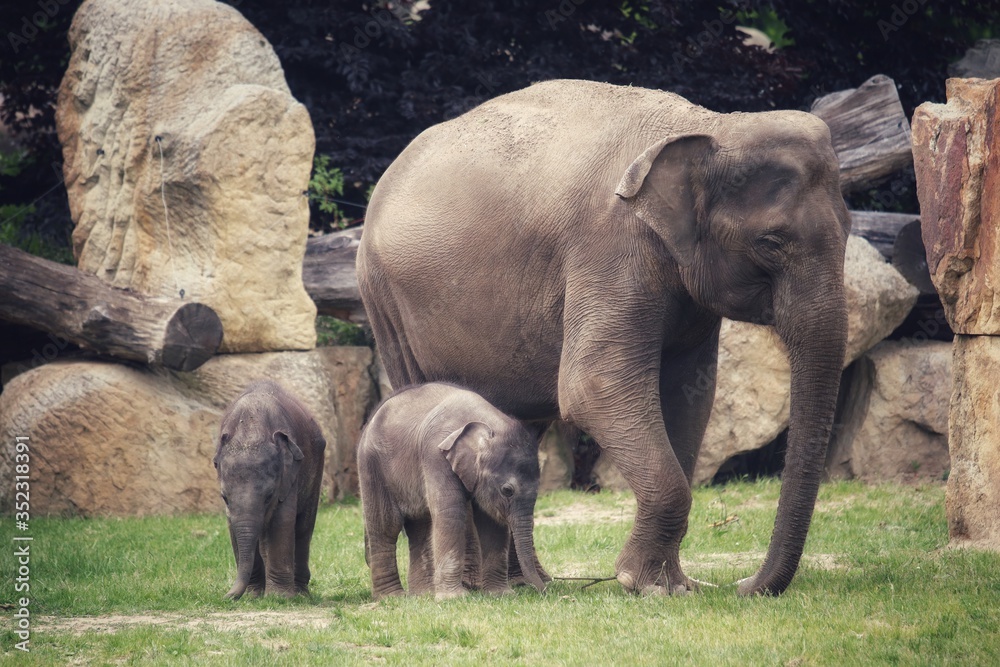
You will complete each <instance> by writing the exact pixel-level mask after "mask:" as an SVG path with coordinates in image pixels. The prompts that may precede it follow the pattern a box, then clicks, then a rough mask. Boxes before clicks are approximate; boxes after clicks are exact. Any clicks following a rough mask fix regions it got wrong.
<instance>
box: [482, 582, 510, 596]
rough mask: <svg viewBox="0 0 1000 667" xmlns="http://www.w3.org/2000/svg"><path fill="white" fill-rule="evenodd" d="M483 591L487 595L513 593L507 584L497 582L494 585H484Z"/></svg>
mask: <svg viewBox="0 0 1000 667" xmlns="http://www.w3.org/2000/svg"><path fill="white" fill-rule="evenodd" d="M482 590H483V593H486V594H487V595H497V596H500V595H513V593H514V589H513V588H511V587H510V586H509V585H507V584H497V585H494V586H484V587H483V589H482Z"/></svg>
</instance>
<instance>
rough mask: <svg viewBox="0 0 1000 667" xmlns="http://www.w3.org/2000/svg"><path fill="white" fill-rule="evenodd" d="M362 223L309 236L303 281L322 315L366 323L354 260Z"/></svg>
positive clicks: (356, 322) (303, 265)
mask: <svg viewBox="0 0 1000 667" xmlns="http://www.w3.org/2000/svg"><path fill="white" fill-rule="evenodd" d="M361 230H362V228H361V227H352V228H351V229H345V230H342V231H339V232H332V233H330V234H324V235H323V236H316V237H314V238H311V239H309V241H308V242H307V243H306V256H305V259H304V260H303V262H302V282H303V283H304V284H305V288H306V292H308V294H309V296H310V297H311V298H312V300H313V302H314V303H315V304H316V311H317V312H318V313H319V314H320V315H330V316H333V317H338V318H340V319H342V320H347V321H349V322H354V323H355V324H365V323H367V322H368V317H367V316H366V315H365V308H364V306H363V305H361V292H360V291H358V279H357V276H356V275H355V273H354V260H355V258H356V257H357V255H358V244H359V243H360V242H361Z"/></svg>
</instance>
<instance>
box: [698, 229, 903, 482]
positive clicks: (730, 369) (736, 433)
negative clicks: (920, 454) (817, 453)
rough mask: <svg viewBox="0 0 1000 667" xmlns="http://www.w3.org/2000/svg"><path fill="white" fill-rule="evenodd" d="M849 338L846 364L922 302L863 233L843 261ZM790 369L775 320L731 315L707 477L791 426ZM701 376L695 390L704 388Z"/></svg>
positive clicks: (704, 453) (707, 447)
mask: <svg viewBox="0 0 1000 667" xmlns="http://www.w3.org/2000/svg"><path fill="white" fill-rule="evenodd" d="M844 288H845V294H846V297H847V312H848V337H847V354H846V358H845V361H844V363H845V366H846V365H847V364H848V363H850V362H851V361H853V360H854V359H856V358H857V357H859V356H860V355H861V354H862V353H863V352H865V351H866V350H868V349H870V348H871V347H872V346H874V345H875V344H877V343H878V342H879V341H881V340H882V339H883V338H885V337H886V336H887V335H889V334H890V333H892V331H893V329H895V328H896V327H897V326H899V324H900V323H901V322H902V321H903V320H904V319H905V318H906V316H907V314H909V312H910V309H911V308H912V307H913V304H914V303H915V302H916V298H917V290H916V288H914V287H913V286H912V285H910V284H909V283H908V282H906V279H905V278H903V276H902V275H900V273H899V272H898V271H896V270H895V269H894V268H892V266H891V265H889V264H887V263H886V262H885V260H884V259H883V258H882V256H881V254H879V252H878V251H877V250H875V248H873V247H872V246H871V244H869V243H868V242H867V241H865V240H864V239H862V238H859V237H856V236H852V237H850V239H849V240H848V243H847V253H846V257H845V264H844ZM790 381H791V369H790V368H789V365H788V356H787V353H786V351H785V349H784V346H783V345H782V344H781V341H780V340H779V339H778V337H777V336H776V335H775V334H774V330H773V329H772V328H770V327H764V326H759V325H753V324H746V323H742V322H731V321H729V320H724V321H723V324H722V333H721V335H720V341H719V365H718V380H717V385H716V392H715V405H714V407H713V409H712V417H711V418H710V420H709V423H708V428H707V430H706V433H705V439H704V441H703V443H702V448H701V453H700V455H699V457H698V463H697V465H696V466H695V473H694V483H696V484H701V483H705V482H708V481H710V480H711V479H712V477H713V476H714V475H715V473H716V471H718V469H719V467H720V466H721V465H722V464H723V463H725V462H726V460H728V459H729V458H731V457H733V456H735V455H736V454H740V453H742V452H747V451H751V450H754V449H759V448H761V447H763V446H764V445H766V444H767V443H769V442H771V441H772V440H774V438H775V437H777V435H778V434H779V433H781V432H782V431H783V430H785V428H786V427H787V426H788V410H789V397H790V387H789V383H790ZM703 386H704V385H702V386H699V383H698V381H695V382H693V383H692V385H691V387H690V391H691V392H692V395H696V394H697V393H698V392H699V391H703Z"/></svg>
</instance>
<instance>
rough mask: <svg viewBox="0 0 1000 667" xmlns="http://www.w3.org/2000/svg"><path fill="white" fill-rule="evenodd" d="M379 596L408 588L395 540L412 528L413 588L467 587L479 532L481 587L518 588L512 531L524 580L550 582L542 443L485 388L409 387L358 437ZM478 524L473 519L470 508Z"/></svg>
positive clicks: (447, 592)
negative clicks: (540, 517)
mask: <svg viewBox="0 0 1000 667" xmlns="http://www.w3.org/2000/svg"><path fill="white" fill-rule="evenodd" d="M358 476H359V478H360V479H359V481H360V483H361V502H362V506H363V511H364V519H365V544H366V547H365V548H366V554H365V556H366V559H367V561H368V565H369V567H370V568H371V577H372V595H373V597H374V598H375V599H376V600H378V599H380V598H382V597H385V596H388V595H401V594H403V586H402V583H401V581H400V578H399V569H398V567H397V564H396V541H397V540H398V538H399V533H400V531H404V530H405V531H406V537H407V539H408V541H409V548H410V570H409V577H408V579H409V592H410V593H411V594H420V593H430V592H433V593H434V595H435V597H436V598H437V599H439V600H441V599H445V598H450V597H456V596H459V595H463V594H464V593H465V588H464V587H463V586H462V575H463V571H464V569H465V567H466V553H467V551H466V549H467V547H469V548H474V546H473V545H472V544H471V542H472V540H470V537H469V536H470V535H473V534H475V533H478V542H479V545H478V546H479V549H481V558H482V560H481V567H482V571H481V576H482V589H483V590H484V591H486V592H489V593H506V592H509V591H510V590H511V589H510V583H509V581H508V578H507V571H508V550H509V547H510V546H511V545H510V536H513V542H514V547H515V549H516V552H517V557H518V561H519V563H520V565H521V570H522V573H523V575H524V579H525V581H526V582H527V583H529V584H531V585H532V586H534V587H535V588H536V589H537V590H538V591H542V590H544V588H545V584H544V583H543V581H542V579H541V577H540V576H539V574H538V570H537V568H536V565H535V560H534V553H535V549H534V540H533V530H534V510H535V498H536V497H537V495H538V478H539V470H538V448H537V441H536V439H535V438H533V437H532V436H531V435H530V434H529V433H528V431H527V429H525V428H524V426H523V425H522V424H521V423H520V422H519V421H517V420H516V419H513V418H512V417H508V416H507V415H505V414H503V413H502V412H500V411H499V410H498V409H496V408H495V407H493V406H492V405H490V404H489V403H488V402H487V401H486V400H485V399H483V398H482V397H481V396H479V395H478V394H476V393H474V392H471V391H468V390H466V389H462V388H460V387H456V386H454V385H449V384H444V383H431V384H424V385H419V386H413V387H407V388H404V389H401V390H400V391H398V392H396V393H395V394H393V396H392V397H390V398H389V399H388V400H387V401H386V402H385V403H383V404H382V406H381V407H380V408H379V409H378V410H377V411H376V412H375V414H374V415H373V416H372V418H371V420H370V421H369V423H368V425H367V426H366V427H365V430H364V432H363V433H362V435H361V442H360V443H359V444H358ZM470 503H471V508H472V512H471V515H472V520H473V522H474V526H475V531H474V532H473V531H472V526H470V525H469V523H468V521H469V519H468V517H469V511H468V510H469V506H470Z"/></svg>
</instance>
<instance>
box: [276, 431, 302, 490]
mask: <svg viewBox="0 0 1000 667" xmlns="http://www.w3.org/2000/svg"><path fill="white" fill-rule="evenodd" d="M273 439H274V444H275V445H277V446H278V452H279V453H280V454H281V467H282V470H281V482H280V484H279V485H278V501H279V502H285V499H286V498H287V497H288V494H289V493H290V492H291V490H292V486H293V485H294V484H295V479H296V478H297V477H298V476H299V462H300V461H302V459H303V454H302V450H301V449H299V446H298V445H297V444H295V441H294V440H292V438H291V437H290V436H289V435H288V434H287V433H285V432H284V431H275V432H274V436H273Z"/></svg>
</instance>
